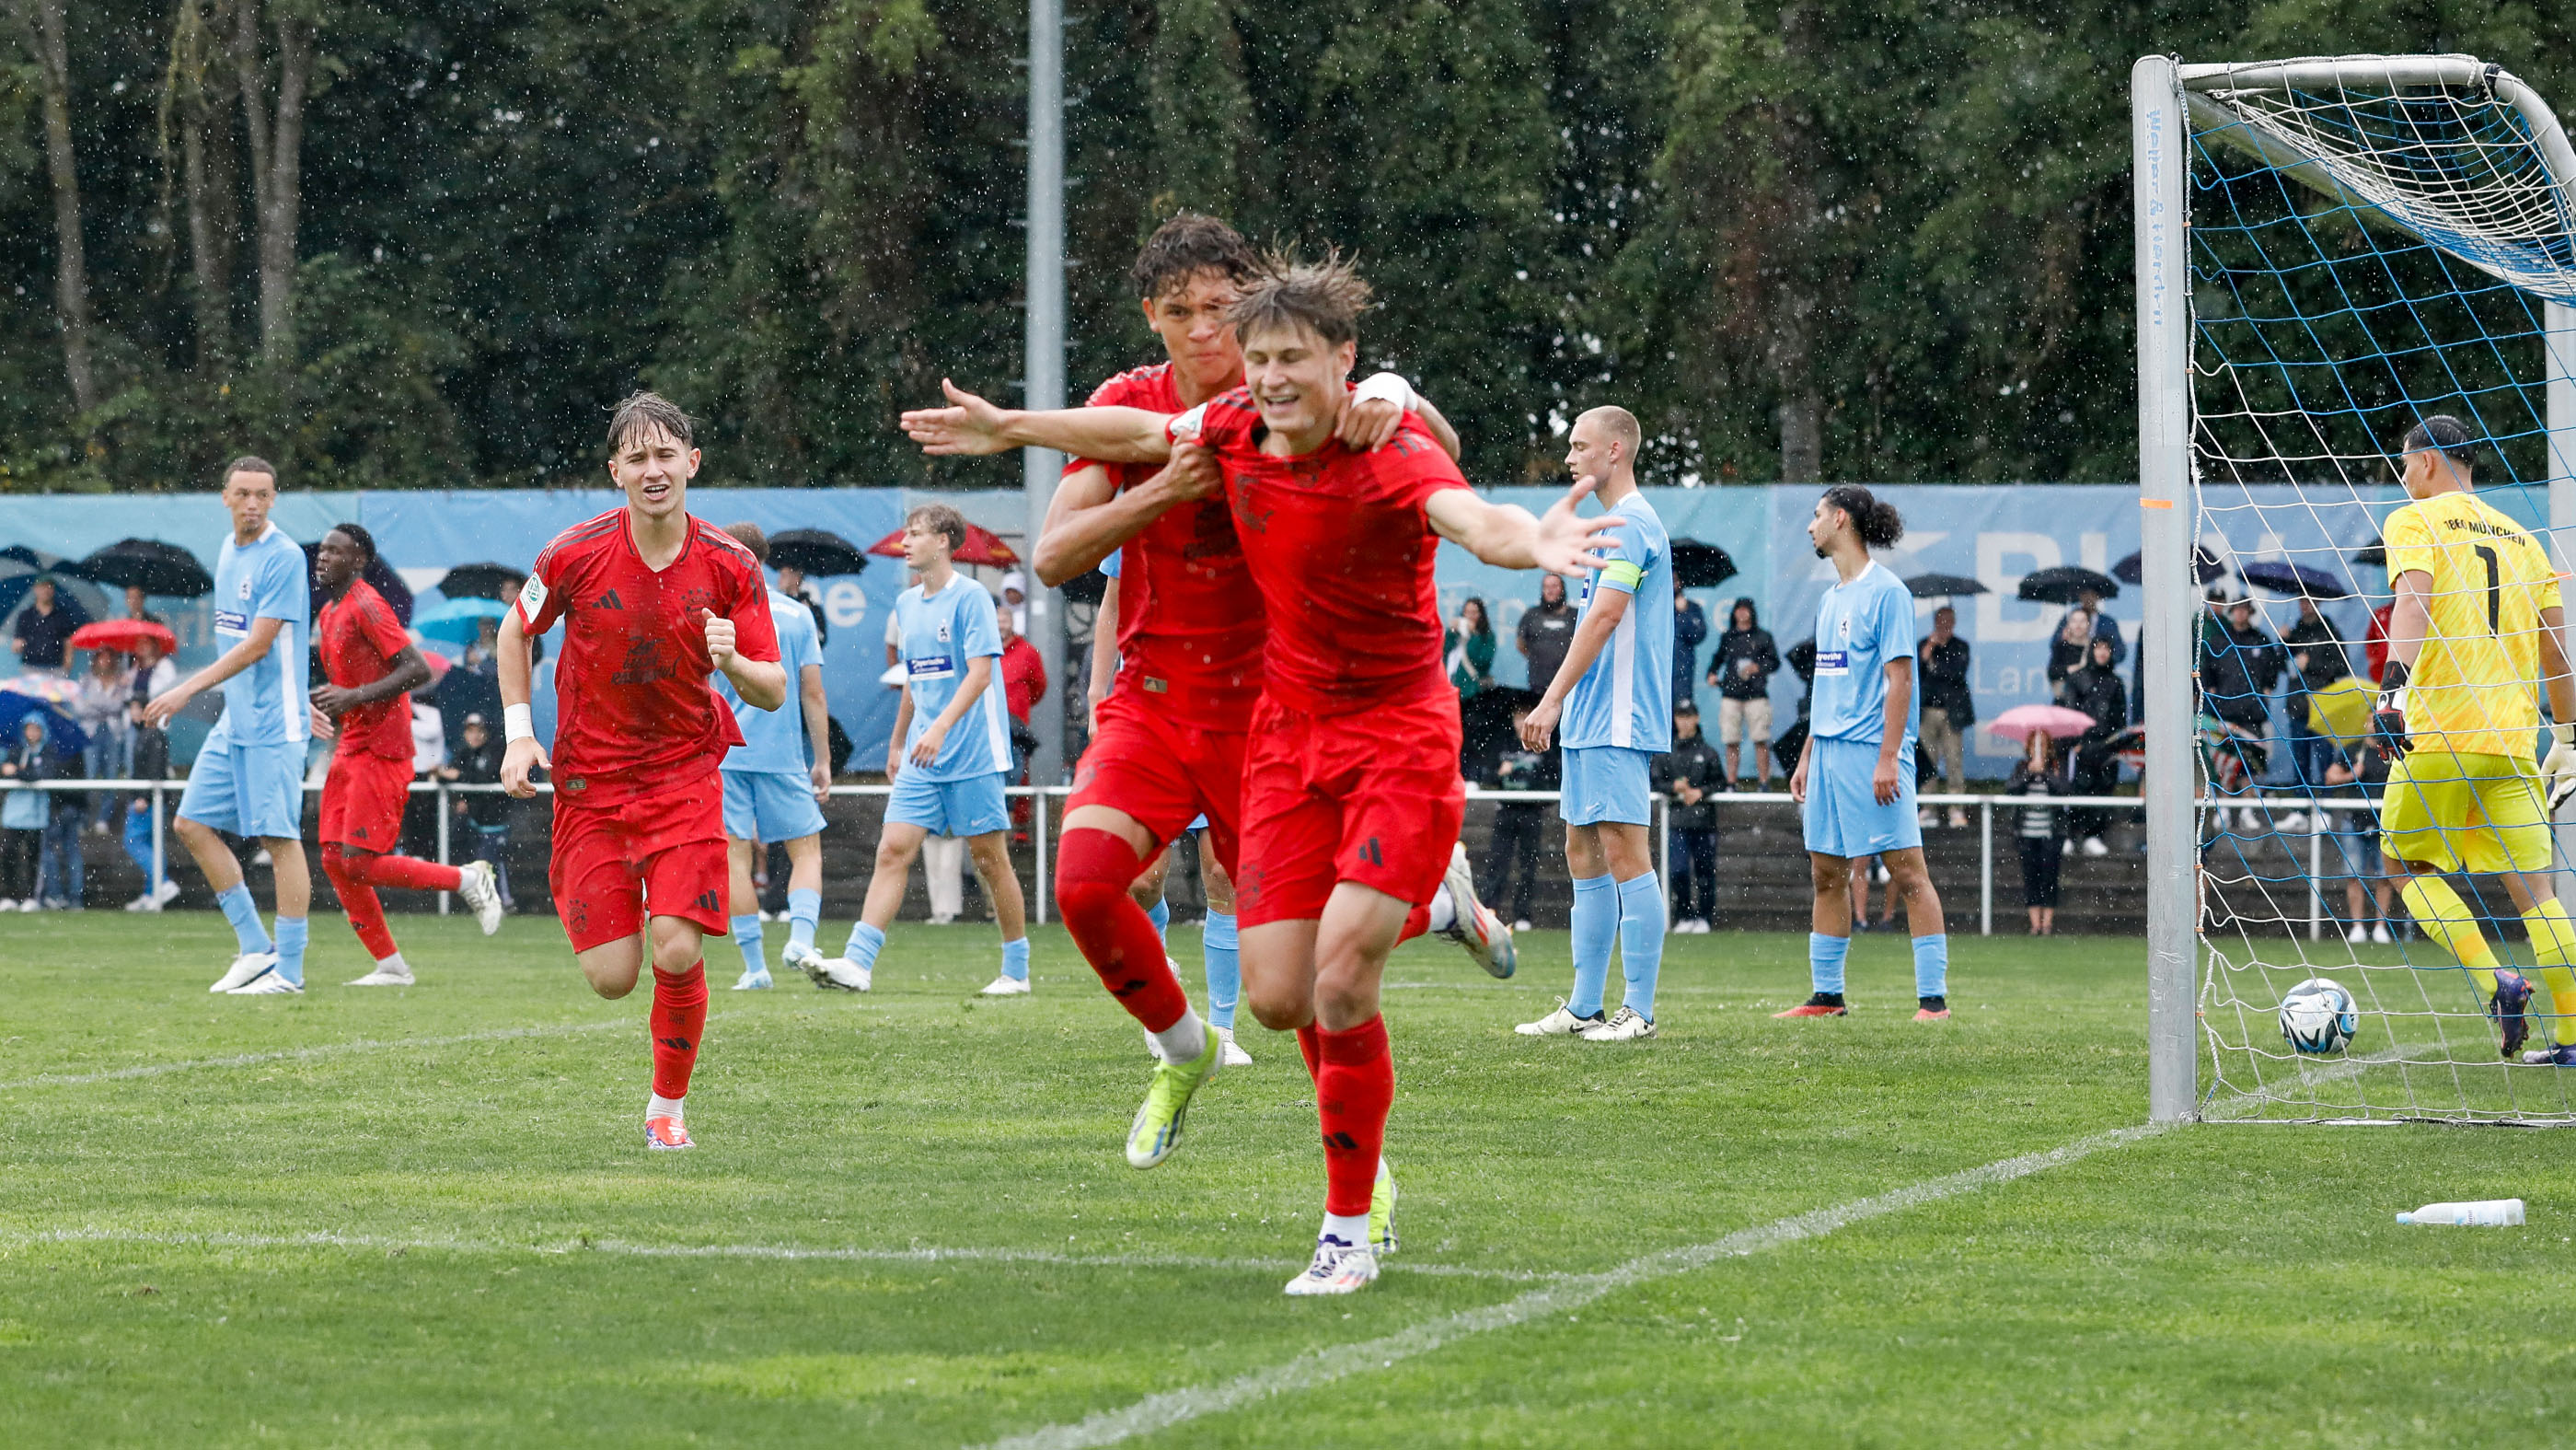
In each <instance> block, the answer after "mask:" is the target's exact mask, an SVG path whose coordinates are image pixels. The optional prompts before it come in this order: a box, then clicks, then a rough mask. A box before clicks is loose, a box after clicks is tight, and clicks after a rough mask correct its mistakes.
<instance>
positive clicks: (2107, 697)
mask: <svg viewBox="0 0 2576 1450" xmlns="http://www.w3.org/2000/svg"><path fill="white" fill-rule="evenodd" d="M2095 644H2096V645H2101V646H2107V644H2108V641H2102V640H2097V641H2095ZM2096 653H2097V654H2098V653H2099V650H2098V649H2097V650H2096ZM2066 705H2067V708H2068V709H2071V710H2081V711H2083V712H2084V713H2085V714H2087V715H2090V716H2092V717H2093V726H2092V728H2091V729H2089V730H2087V731H2085V732H2084V736H2083V739H2084V743H2085V744H2087V745H2093V744H2098V743H2100V742H2102V741H2106V740H2109V739H2111V738H2112V737H2114V736H2116V735H2118V734H2119V733H2120V732H2121V731H2123V730H2125V729H2127V728H2128V727H2129V687H2128V685H2127V683H2125V682H2124V681H2122V680H2121V678H2120V670H2119V667H2118V666H2117V665H2113V664H2107V663H2104V662H2102V661H2100V660H2098V659H2097V660H2096V661H2095V662H2094V663H2092V664H2088V665H2086V666H2085V667H2084V668H2082V669H2080V670H2077V671H2076V672H2075V673H2073V674H2071V675H2068V676H2067V677H2066Z"/></svg>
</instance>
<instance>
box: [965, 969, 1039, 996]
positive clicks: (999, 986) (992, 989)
mask: <svg viewBox="0 0 2576 1450" xmlns="http://www.w3.org/2000/svg"><path fill="white" fill-rule="evenodd" d="M1028 994H1029V979H1028V978H1026V977H1014V976H1012V975H1011V974H1010V973H1008V972H1004V973H1003V974H1002V975H1000V976H998V977H995V978H994V979H993V980H991V981H989V982H986V983H985V984H984V990H983V991H981V992H978V993H976V995H977V996H979V997H1025V996H1027V995H1028Z"/></svg>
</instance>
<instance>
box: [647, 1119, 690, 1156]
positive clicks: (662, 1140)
mask: <svg viewBox="0 0 2576 1450" xmlns="http://www.w3.org/2000/svg"><path fill="white" fill-rule="evenodd" d="M644 1146H645V1147H647V1148H651V1149H653V1150H654V1151H656V1152H665V1151H671V1150H676V1149H680V1148H694V1147H696V1146H698V1145H697V1144H695V1143H692V1142H690V1141H689V1127H688V1124H686V1123H683V1122H681V1121H680V1120H679V1119H677V1118H646V1119H645V1120H644Z"/></svg>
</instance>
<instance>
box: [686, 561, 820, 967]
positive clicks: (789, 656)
mask: <svg viewBox="0 0 2576 1450" xmlns="http://www.w3.org/2000/svg"><path fill="white" fill-rule="evenodd" d="M725 532H726V533H728V534H730V535H732V536H733V540H734V542H735V543H737V544H740V545H742V546H743V547H744V548H745V549H748V550H750V551H751V556H752V557H753V558H754V559H757V560H759V561H760V562H761V564H763V565H764V566H765V565H767V564H768V563H769V536H768V535H767V534H765V533H763V532H761V528H760V525H758V524H754V523H739V524H732V525H729V526H727V527H726V529H725ZM769 619H770V623H771V625H772V626H773V627H775V628H776V629H777V631H778V664H779V668H781V669H783V670H785V671H786V672H787V701H786V703H785V704H783V705H781V706H779V707H778V708H777V709H775V710H763V709H760V708H759V707H757V706H755V705H752V704H750V703H748V702H746V701H745V700H744V699H743V698H742V695H741V694H740V693H739V692H738V691H736V690H735V689H734V687H733V681H731V680H729V679H727V678H726V677H725V676H724V675H723V674H722V673H718V674H717V675H715V676H714V677H713V678H712V679H710V680H709V681H708V683H710V684H712V685H713V686H715V691H716V695H717V697H718V698H720V699H722V700H723V701H724V703H725V708H726V709H728V710H731V711H732V712H733V718H734V724H735V726H736V727H737V728H739V729H740V730H741V731H742V739H743V743H742V744H740V745H737V746H735V747H734V748H733V750H732V751H731V752H730V753H729V754H727V755H726V756H725V763H724V818H725V851H726V854H727V856H728V857H729V859H730V869H729V876H730V881H731V884H730V886H729V888H728V889H729V890H730V892H731V894H732V911H733V920H732V927H733V941H734V945H735V946H736V947H739V948H741V950H742V976H741V978H740V979H739V980H737V981H736V982H735V983H734V984H733V989H734V990H735V991H737V992H758V991H766V990H768V988H769V986H770V978H769V959H768V958H767V957H766V956H765V955H763V954H762V950H761V936H762V933H761V929H760V901H759V898H758V897H757V896H756V895H755V894H754V892H753V891H752V885H751V865H752V857H753V855H754V854H755V853H756V852H758V851H759V850H761V848H763V847H765V846H769V845H773V844H777V843H781V842H783V843H785V845H786V847H787V945H786V946H785V947H784V948H783V949H781V950H780V952H779V954H778V959H779V961H780V962H781V963H782V964H784V965H786V966H790V967H794V968H797V969H798V970H800V971H801V970H803V969H804V966H805V964H806V963H807V962H808V961H811V960H816V959H819V958H820V957H821V956H822V953H821V952H818V951H816V950H814V928H815V926H816V925H817V924H818V923H819V922H820V921H821V920H822V916H823V803H824V802H825V801H827V800H829V799H831V796H832V765H831V760H832V745H831V739H830V733H829V732H830V730H831V717H830V716H829V715H827V714H825V713H824V708H823V636H822V630H821V628H820V627H819V626H818V625H817V624H816V623H815V620H814V614H813V611H811V610H809V609H807V608H806V607H805V605H804V602H803V601H802V600H799V599H798V598H797V597H796V596H794V595H792V594H789V593H788V592H786V591H785V590H783V589H775V588H773V589H771V590H769Z"/></svg>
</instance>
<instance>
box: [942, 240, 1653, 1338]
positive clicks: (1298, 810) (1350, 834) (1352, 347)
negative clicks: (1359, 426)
mask: <svg viewBox="0 0 2576 1450" xmlns="http://www.w3.org/2000/svg"><path fill="white" fill-rule="evenodd" d="M1367 301H1368V288H1367V285H1366V284H1365V283H1363V282H1362V281H1361V280H1360V279H1359V277H1358V275H1357V273H1356V272H1354V271H1353V270H1352V269H1351V268H1350V267H1349V266H1348V265H1347V264H1345V263H1343V262H1341V261H1339V260H1338V259H1336V260H1333V261H1328V262H1326V263H1323V264H1320V265H1288V264H1277V265H1275V266H1274V267H1273V268H1272V269H1270V270H1269V271H1268V273H1267V275H1265V276H1263V277H1261V278H1259V279H1256V280H1255V281H1253V282H1251V283H1250V284H1248V285H1247V286H1246V287H1245V288H1244V290H1243V293H1242V295H1241V297H1240V298H1239V299H1238V300H1237V301H1236V302H1235V303H1234V305H1233V306H1232V307H1231V308H1230V309H1229V312H1230V315H1231V316H1232V317H1233V319H1234V321H1235V324H1236V330H1237V334H1238V336H1239V337H1240V339H1241V344H1242V348H1243V358H1244V367H1245V373H1246V377H1247V380H1248V385H1247V386H1246V387H1244V388H1239V389H1236V390H1234V391H1233V392H1229V393H1227V394H1225V395H1224V396H1222V397H1219V398H1217V399H1214V400H1212V401H1210V402H1208V403H1204V404H1201V405H1200V406H1198V407H1196V408H1193V409H1190V410H1188V411H1187V412H1185V413H1182V414H1180V415H1178V416H1174V415H1170V414H1162V413H1155V412H1149V411H1141V410H1135V409H1127V408H1115V407H1095V408H1075V409H1066V410H1062V411H1057V412H1049V413H1012V412H1002V411H1000V410H993V409H990V407H989V405H983V407H982V408H981V409H980V410H979V409H970V408H966V407H953V408H949V409H940V410H929V411H924V412H917V413H908V414H906V415H905V417H904V424H905V427H906V429H907V430H908V431H910V432H911V433H912V435H913V437H914V438H915V439H917V440H919V441H921V442H923V443H924V444H926V445H928V446H929V447H930V448H931V450H932V451H934V452H942V451H949V452H965V451H983V450H982V449H981V448H979V447H977V446H976V444H977V441H978V440H979V439H980V438H982V437H984V436H987V435H994V436H999V437H1001V438H1002V439H1004V440H1005V442H1006V445H1007V444H1036V445H1039V446H1042V447H1052V448H1061V449H1064V450H1065V451H1067V452H1070V453H1075V454H1078V455H1080V456H1083V457H1087V458H1098V459H1115V460H1122V461H1130V462H1154V461H1157V460H1162V459H1166V458H1168V459H1170V460H1172V462H1173V463H1174V465H1175V467H1174V468H1173V470H1172V474H1173V475H1174V476H1175V477H1176V478H1178V479H1182V480H1186V481H1187V482H1186V484H1185V485H1184V486H1186V487H1189V488H1192V489H1197V488H1203V487H1204V484H1203V482H1200V481H1199V480H1200V477H1201V471H1202V470H1204V469H1206V468H1207V467H1208V466H1209V465H1210V464H1213V465H1215V466H1216V468H1217V470H1218V471H1219V472H1220V474H1221V475H1222V479H1223V484H1224V490H1225V493H1226V496H1227V500H1228V502H1229V504H1230V506H1231V513H1232V516H1233V520H1234V523H1235V526H1236V529H1237V531H1238V535H1239V536H1241V537H1244V538H1246V539H1247V541H1248V543H1247V546H1246V547H1244V549H1243V557H1244V561H1245V564H1246V566H1247V568H1248V569H1249V571H1250V574H1251V577H1252V579H1253V581H1254V583H1255V584H1256V585H1257V586H1258V587H1259V589H1260V592H1261V596H1262V598H1263V600H1264V602H1265V603H1266V605H1267V606H1268V618H1269V632H1268V636H1267V639H1266V642H1265V652H1266V653H1265V663H1264V667H1263V676H1262V693H1261V698H1260V701H1259V703H1258V705H1257V706H1256V707H1255V709H1254V712H1253V720H1252V732H1251V738H1250V740H1249V741H1248V743H1247V746H1246V750H1245V761H1244V779H1243V795H1242V803H1241V808H1242V820H1241V823H1240V837H1241V841H1240V847H1239V852H1240V855H1239V862H1238V865H1239V869H1238V870H1237V871H1236V873H1235V886H1236V898H1237V902H1238V904H1239V906H1240V908H1241V920H1242V923H1243V981H1244V993H1245V996H1246V998H1247V999H1248V1000H1249V1001H1250V1003H1251V1005H1252V1010H1253V1015H1254V1016H1256V1017H1258V1018H1259V1019H1260V1020H1261V1022H1262V1024H1263V1025H1264V1026H1267V1027H1270V1028H1272V1029H1274V1030H1294V1031H1295V1032H1296V1033H1297V1035H1298V1043H1299V1046H1300V1047H1301V1048H1302V1049H1303V1051H1304V1053H1305V1056H1306V1061H1307V1065H1308V1067H1309V1069H1310V1070H1311V1071H1312V1072H1313V1073H1314V1075H1315V1084H1316V1093H1315V1098H1316V1108H1317V1114H1318V1116H1319V1117H1320V1119H1321V1122H1322V1128H1323V1137H1324V1159H1325V1179H1326V1192H1325V1201H1324V1226H1323V1231H1322V1233H1321V1234H1320V1235H1319V1238H1318V1242H1317V1246H1316V1251H1315V1257H1314V1260H1313V1262H1312V1264H1311V1265H1310V1266H1309V1267H1308V1269H1307V1271H1306V1272H1305V1273H1303V1274H1300V1275H1299V1276H1298V1277H1297V1278H1296V1279H1294V1280H1292V1281H1290V1283H1289V1285H1288V1292H1289V1293H1291V1294H1342V1293H1349V1292H1351V1291H1353V1290H1355V1289H1358V1288H1360V1287H1362V1286H1363V1285H1366V1284H1367V1283H1369V1282H1371V1281H1372V1280H1374V1279H1375V1278H1376V1277H1377V1258H1376V1251H1375V1249H1373V1248H1372V1246H1371V1244H1370V1243H1369V1209H1370V1200H1371V1198H1372V1197H1373V1194H1374V1190H1375V1186H1376V1179H1377V1174H1378V1166H1379V1151H1380V1148H1381V1147H1382V1145H1383V1143H1384V1140H1385V1131H1386V1118H1387V1110H1388V1107H1389V1105H1390V1104H1391V1103H1392V1101H1393V1098H1394V1092H1395V1072H1394V1066H1393V1062H1392V1059H1391V1058H1390V1056H1389V1054H1388V1048H1387V1037H1386V1027H1385V1023H1384V1021H1383V1019H1382V1018H1381V1017H1380V1015H1379V1011H1378V985H1379V980H1380V978H1381V976H1382V975H1383V973H1384V970H1385V966H1386V958H1387V953H1388V952H1389V951H1391V950H1392V949H1393V948H1394V946H1395V943H1396V941H1397V938H1398V936H1399V934H1400V933H1401V931H1402V930H1403V927H1404V922H1405V919H1406V917H1407V916H1408V915H1409V914H1410V913H1411V911H1412V910H1413V908H1414V907H1415V906H1417V905H1418V904H1420V903H1422V902H1426V901H1428V900H1430V898H1431V896H1432V894H1433V893H1434V892H1435V891H1436V890H1437V889H1438V887H1439V885H1440V881H1441V876H1442V874H1443V872H1444V871H1445V870H1446V869H1447V865H1448V860H1449V856H1450V854H1451V851H1452V848H1453V847H1454V845H1455V843H1456V841H1457V836H1458V823H1459V817H1460V814H1461V812H1462V810H1463V808H1464V792H1463V788H1462V786H1461V784H1460V781H1459V779H1458V751H1459V744H1460V739H1459V737H1460V727H1459V719H1458V696H1457V691H1456V690H1455V689H1453V688H1451V687H1450V685H1449V684H1448V681H1447V678H1446V676H1445V675H1444V674H1443V672H1442V669H1441V660H1440V644H1441V617H1440V611H1439V598H1438V591H1437V588H1436V585H1435V583H1434V580H1433V559H1434V557H1435V555H1436V553H1437V550H1438V546H1439V540H1440V539H1443V538H1446V539H1449V540H1451V541H1453V542H1455V543H1457V544H1459V545H1461V546H1462V547H1464V548H1466V549H1467V550H1468V551H1469V552H1470V553H1472V554H1474V555H1475V556H1476V557H1478V558H1479V559H1482V560H1484V561H1485V562H1487V563H1489V564H1495V565H1498V566H1501V567H1504V568H1515V569H1527V568H1546V569H1549V570H1552V571H1554V572H1557V573H1561V574H1572V573H1574V572H1576V571H1577V570H1582V569H1590V568H1597V567H1600V566H1601V565H1602V564H1604V563H1605V562H1606V561H1605V560H1604V559H1603V557H1602V556H1601V555H1599V554H1597V553H1595V552H1593V551H1592V550H1591V548H1590V547H1589V543H1588V541H1589V539H1590V537H1591V536H1592V535H1594V534H1596V533H1598V532H1600V531H1601V530H1602V529H1603V528H1605V527H1607V526H1608V524H1609V522H1610V521H1609V520H1607V519H1603V518H1594V519H1581V518H1577V517H1576V516H1575V514H1574V505H1575V502H1576V501H1577V500H1579V499H1580V498H1582V497H1583V496H1584V495H1585V494H1586V493H1588V492H1590V491H1591V488H1592V481H1591V480H1589V479H1585V480H1580V481H1578V482H1577V483H1576V484H1575V486H1574V487H1573V488H1572V489H1571V490H1569V491H1568V492H1567V494H1566V496H1565V498H1563V499H1562V500H1560V501H1559V502H1558V503H1557V504H1556V505H1555V506H1554V507H1552V508H1550V509H1549V510H1548V512H1547V515H1546V517H1544V518H1543V519H1542V518H1533V517H1531V516H1530V514H1529V513H1527V512H1526V511H1524V510H1522V509H1518V508H1512V507H1508V506H1502V505H1496V504H1492V503H1488V502H1487V501H1485V500H1484V499H1481V498H1479V497H1477V496H1476V494H1475V493H1474V492H1473V491H1472V490H1471V489H1470V488H1469V487H1468V486H1467V482H1466V479H1465V477H1464V476H1463V475H1462V474H1460V473H1459V471H1458V468H1457V465H1456V464H1455V463H1453V462H1452V461H1451V460H1450V458H1449V456H1448V454H1447V453H1445V452H1444V451H1442V449H1441V448H1440V446H1439V444H1438V442H1437V441H1436V440H1435V439H1434V438H1433V437H1432V435H1431V434H1430V432H1429V431H1428V430H1427V429H1426V428H1424V427H1423V425H1422V424H1421V422H1420V421H1419V419H1418V418H1417V417H1415V416H1414V415H1411V414H1408V415H1407V416H1406V418H1405V420H1404V422H1403V423H1402V425H1401V426H1400V428H1399V430H1398V431H1397V433H1396V435H1395V436H1394V437H1393V438H1392V439H1390V440H1389V441H1388V442H1387V443H1386V445H1385V446H1383V447H1381V448H1378V449H1375V450H1371V451H1364V450H1360V449H1355V448H1352V447H1350V446H1349V445H1348V444H1347V443H1345V442H1343V441H1341V440H1339V439H1338V438H1336V436H1335V433H1336V429H1337V428H1338V427H1339V426H1340V425H1341V424H1342V422H1343V420H1344V418H1345V416H1346V415H1347V414H1348V412H1349V410H1350V408H1351V406H1352V401H1353V396H1354V395H1353V393H1352V392H1351V390H1350V387H1349V385H1348V382H1347V379H1348V377H1349V375H1350V370H1351V367H1352V364H1353V363H1354V362H1355V361H1356V360H1357V353H1358V336H1359V331H1358V318H1359V314H1360V312H1361V310H1362V309H1363V308H1364V307H1365V306H1366V305H1367ZM1131 668H1132V667H1131ZM1069 854H1070V853H1068V855H1069ZM1068 864H1070V863H1069V861H1068ZM1203 1080H1204V1074H1203V1073H1202V1074H1201V1075H1200V1076H1199V1077H1197V1078H1195V1079H1193V1078H1190V1077H1188V1075H1187V1073H1186V1071H1182V1072H1176V1073H1174V1074H1173V1075H1172V1080H1171V1081H1168V1082H1167V1081H1166V1076H1165V1074H1164V1073H1162V1072H1160V1071H1158V1072H1157V1074H1156V1079H1155V1085H1154V1088H1153V1089H1152V1090H1151V1091H1149V1093H1148V1095H1147V1098H1146V1103H1145V1108H1144V1110H1143V1111H1142V1112H1140V1113H1139V1114H1138V1118H1139V1132H1140V1133H1141V1132H1142V1131H1144V1130H1145V1129H1147V1128H1150V1127H1151V1126H1152V1123H1150V1122H1148V1121H1147V1120H1148V1119H1149V1118H1151V1119H1154V1120H1157V1121H1160V1122H1163V1123H1167V1124H1168V1123H1171V1122H1174V1121H1177V1119H1178V1118H1179V1116H1180V1115H1181V1113H1182V1112H1183V1110H1185V1109H1186V1107H1187V1106H1188V1101H1189V1097H1190V1095H1191V1094H1192V1093H1193V1092H1195V1090H1196V1088H1197V1085H1198V1082H1199V1081H1203ZM1132 1144H1133V1139H1132V1138H1131V1151H1132Z"/></svg>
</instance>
